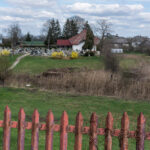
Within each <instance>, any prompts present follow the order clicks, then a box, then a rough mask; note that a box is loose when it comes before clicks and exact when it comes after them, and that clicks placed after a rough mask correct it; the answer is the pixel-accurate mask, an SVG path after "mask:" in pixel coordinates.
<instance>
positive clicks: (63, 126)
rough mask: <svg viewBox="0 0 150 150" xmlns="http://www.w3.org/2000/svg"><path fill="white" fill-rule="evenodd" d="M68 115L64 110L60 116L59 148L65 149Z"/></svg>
mask: <svg viewBox="0 0 150 150" xmlns="http://www.w3.org/2000/svg"><path fill="white" fill-rule="evenodd" d="M67 127H68V115H67V113H66V112H65V111H64V112H63V114H62V116H61V124H60V150H67V142H68V141H67V140H68V133H67Z"/></svg>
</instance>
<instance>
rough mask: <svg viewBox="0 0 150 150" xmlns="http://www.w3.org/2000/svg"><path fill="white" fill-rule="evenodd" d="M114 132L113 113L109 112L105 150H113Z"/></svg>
mask: <svg viewBox="0 0 150 150" xmlns="http://www.w3.org/2000/svg"><path fill="white" fill-rule="evenodd" d="M112 130H113V117H112V114H111V112H109V113H108V115H107V118H106V129H105V150H112V135H111V134H112Z"/></svg>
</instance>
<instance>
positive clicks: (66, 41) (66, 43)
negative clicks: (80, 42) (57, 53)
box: [57, 40, 72, 46]
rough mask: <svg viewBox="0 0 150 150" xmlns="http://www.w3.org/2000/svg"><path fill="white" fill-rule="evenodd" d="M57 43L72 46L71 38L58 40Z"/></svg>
mask: <svg viewBox="0 0 150 150" xmlns="http://www.w3.org/2000/svg"><path fill="white" fill-rule="evenodd" d="M57 45H58V46H71V45H72V44H71V43H70V41H69V40H57Z"/></svg>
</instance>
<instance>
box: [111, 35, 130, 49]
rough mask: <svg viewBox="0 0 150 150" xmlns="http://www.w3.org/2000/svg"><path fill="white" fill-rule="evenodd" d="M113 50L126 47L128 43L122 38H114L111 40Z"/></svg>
mask: <svg viewBox="0 0 150 150" xmlns="http://www.w3.org/2000/svg"><path fill="white" fill-rule="evenodd" d="M112 44H113V48H117V49H121V48H123V47H128V46H129V44H128V41H127V39H126V38H124V37H118V36H117V37H114V38H113V39H112Z"/></svg>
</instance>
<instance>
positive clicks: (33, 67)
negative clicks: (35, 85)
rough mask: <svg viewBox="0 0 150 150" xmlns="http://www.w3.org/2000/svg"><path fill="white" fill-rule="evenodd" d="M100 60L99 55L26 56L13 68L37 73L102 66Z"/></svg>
mask: <svg viewBox="0 0 150 150" xmlns="http://www.w3.org/2000/svg"><path fill="white" fill-rule="evenodd" d="M102 66H103V64H102V60H101V58H99V57H80V58H79V59H71V60H64V59H52V58H48V57H38V56H27V57H25V58H24V59H22V60H21V61H20V63H19V64H18V65H17V66H16V68H15V69H14V72H16V73H31V74H38V73H41V72H44V71H46V70H48V69H51V68H65V67H74V68H84V67H86V68H89V69H99V68H102Z"/></svg>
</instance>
